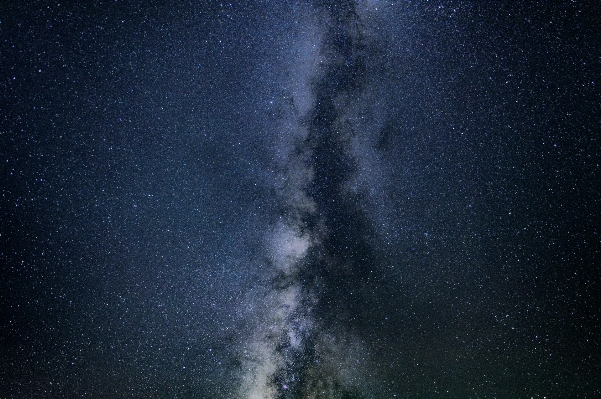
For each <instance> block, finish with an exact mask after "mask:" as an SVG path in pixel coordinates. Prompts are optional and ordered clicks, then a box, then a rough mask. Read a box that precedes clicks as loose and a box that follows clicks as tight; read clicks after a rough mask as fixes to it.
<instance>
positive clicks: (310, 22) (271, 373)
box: [242, 2, 378, 398]
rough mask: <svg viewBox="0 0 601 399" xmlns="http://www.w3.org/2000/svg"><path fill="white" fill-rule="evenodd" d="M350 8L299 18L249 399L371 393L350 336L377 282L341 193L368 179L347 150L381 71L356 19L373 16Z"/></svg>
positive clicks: (352, 195)
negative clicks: (375, 73)
mask: <svg viewBox="0 0 601 399" xmlns="http://www.w3.org/2000/svg"><path fill="white" fill-rule="evenodd" d="M374 7H375V6H374ZM357 8H358V7H357V6H356V5H355V4H354V3H352V2H349V3H345V4H335V5H332V4H329V5H315V6H314V7H309V6H307V7H306V8H304V7H300V8H299V10H298V11H299V12H301V13H303V15H300V16H296V18H298V19H299V20H301V21H304V23H305V24H306V25H305V26H302V27H301V28H300V32H299V37H297V38H296V43H297V44H296V45H297V46H298V48H297V51H295V52H294V55H295V56H296V59H294V60H293V61H292V65H293V67H292V69H291V71H290V72H291V73H290V74H289V75H288V76H289V79H291V80H292V81H291V82H289V84H288V87H290V88H291V91H290V92H289V93H286V95H285V96H286V98H287V101H285V102H283V103H282V104H281V105H280V106H281V107H282V108H284V111H283V113H282V114H283V115H282V116H281V117H280V118H279V120H277V121H275V123H277V124H276V126H275V128H274V129H275V130H277V131H278V133H277V139H276V146H275V151H276V154H277V155H276V159H277V161H278V163H277V170H278V174H277V178H276V187H277V189H276V191H277V194H278V199H279V201H280V204H281V209H282V210H281V214H280V215H279V216H278V221H277V222H276V224H275V226H272V227H271V228H270V229H269V232H268V233H267V234H266V236H265V241H266V244H265V245H266V250H267V254H268V263H269V265H270V269H269V270H268V272H267V276H266V277H267V279H266V281H265V282H264V284H266V287H265V290H266V294H265V295H267V297H268V299H267V300H266V301H265V302H264V305H265V306H266V309H265V310H264V312H263V313H262V314H261V315H260V317H258V318H257V320H256V322H257V324H258V327H257V328H256V331H254V333H253V336H252V337H250V338H249V341H248V342H247V343H246V344H245V345H244V348H245V351H244V365H243V368H244V369H246V372H245V375H244V381H243V388H242V395H243V396H245V397H249V398H296V397H306V398H312V397H332V398H335V397H343V396H341V395H348V394H350V393H352V392H355V391H356V392H361V391H363V392H364V393H365V394H367V393H369V390H372V393H373V389H374V387H373V385H374V384H372V383H369V382H367V381H366V380H365V378H367V376H368V375H369V374H370V372H369V369H370V365H369V359H368V358H369V354H368V351H367V350H366V349H365V348H363V344H362V342H361V338H360V337H358V336H356V335H355V334H354V333H353V331H351V325H352V324H353V321H354V320H356V319H357V318H358V317H360V313H361V307H362V306H363V305H364V303H363V302H364V300H365V298H362V297H363V295H364V294H365V293H364V292H363V291H364V290H365V289H366V287H368V286H369V285H370V283H373V282H371V281H370V279H372V277H373V276H370V273H373V272H374V270H370V268H371V267H373V265H374V259H373V256H374V255H373V254H372V253H371V252H372V251H371V248H370V244H369V243H368V242H367V241H366V237H367V236H369V233H370V229H371V227H370V225H369V223H368V222H367V220H366V217H365V215H364V212H363V211H362V210H361V208H360V206H359V198H358V193H357V192H356V190H354V191H353V190H351V189H350V188H349V182H350V181H351V180H352V178H353V176H355V175H356V174H357V170H358V168H359V166H361V167H362V168H369V165H367V167H366V165H365V163H366V161H365V160H364V159H358V158H361V154H362V152H361V150H360V149H357V148H355V147H354V146H353V144H354V143H357V142H361V141H362V139H361V138H360V137H359V136H361V135H363V136H365V135H366V134H368V133H369V132H370V131H369V129H365V125H366V123H360V122H357V121H358V120H361V119H364V118H365V116H366V114H368V113H366V112H364V113H363V114H362V112H361V111H364V110H365V109H368V108H369V107H365V106H363V107H362V104H361V102H362V101H367V102H370V103H371V101H373V98H369V94H370V93H372V90H374V88H370V87H366V86H368V85H369V83H370V82H369V80H370V74H372V73H373V69H374V67H375V66H376V65H377V62H378V59H377V56H376V54H375V52H376V51H377V48H378V46H377V43H373V42H371V43H370V40H371V41H373V40H374V39H373V38H370V36H369V34H368V27H367V26H366V23H365V21H364V20H363V18H362V16H361V15H360V14H359V12H360V11H361V12H363V14H364V15H363V16H364V17H365V16H366V15H367V16H368V14H369V13H370V12H372V11H374V10H372V9H369V8H365V7H364V8H361V9H360V10H358V9H357ZM370 56H372V58H370ZM376 89H377V87H376ZM371 105H373V106H377V103H373V104H370V106H371ZM371 123H372V124H375V123H376V122H374V121H372V122H371ZM371 128H372V129H373V130H375V129H376V128H377V126H376V127H373V126H372V127H371ZM358 376H363V377H361V378H357V377H358Z"/></svg>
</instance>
